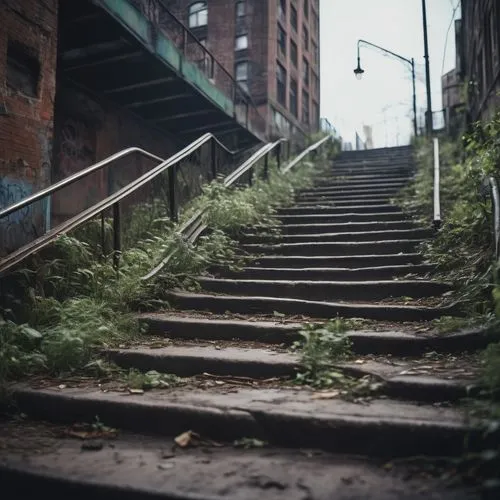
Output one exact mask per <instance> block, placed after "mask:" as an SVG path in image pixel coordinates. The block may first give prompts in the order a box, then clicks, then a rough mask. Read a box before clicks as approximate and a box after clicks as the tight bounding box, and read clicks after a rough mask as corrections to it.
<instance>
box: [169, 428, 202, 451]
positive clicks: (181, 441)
mask: <svg viewBox="0 0 500 500" xmlns="http://www.w3.org/2000/svg"><path fill="white" fill-rule="evenodd" d="M199 438H200V435H199V434H196V432H193V431H186V432H183V433H182V434H179V435H178V436H177V437H176V438H175V439H174V441H175V444H176V445H177V446H179V447H180V448H186V447H187V446H189V445H193V444H194V443H193V440H196V439H199Z"/></svg>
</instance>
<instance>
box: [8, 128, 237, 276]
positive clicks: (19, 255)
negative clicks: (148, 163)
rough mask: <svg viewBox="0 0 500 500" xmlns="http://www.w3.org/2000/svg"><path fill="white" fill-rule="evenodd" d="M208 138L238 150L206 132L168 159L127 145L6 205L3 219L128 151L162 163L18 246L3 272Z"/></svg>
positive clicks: (120, 198) (104, 208)
mask: <svg viewBox="0 0 500 500" xmlns="http://www.w3.org/2000/svg"><path fill="white" fill-rule="evenodd" d="M209 141H214V142H213V144H216V143H218V144H219V145H220V146H221V147H222V148H223V149H224V150H225V151H227V152H228V153H229V154H232V155H234V154H235V151H231V150H229V149H228V148H227V147H226V146H224V145H223V144H222V143H221V142H220V141H219V140H218V139H217V138H216V137H215V136H214V135H213V134H211V133H207V134H204V135H202V136H201V137H199V138H198V139H196V140H195V141H193V142H191V143H190V144H188V145H187V146H186V147H185V148H183V149H181V150H180V151H179V152H177V153H176V154H174V155H173V156H171V157H169V158H167V159H166V160H163V159H162V158H160V157H158V156H156V155H152V154H151V153H148V152H147V151H144V150H142V149H140V148H128V149H125V150H122V151H120V152H119V153H116V154H114V155H111V156H110V157H108V158H106V159H104V160H102V161H100V162H98V163H96V164H94V165H91V166H89V167H87V168H85V169H83V170H81V171H80V172H77V173H76V174H73V175H72V176H70V177H68V178H66V179H63V180H62V181H59V182H56V183H55V184H53V185H52V186H49V187H48V188H45V189H44V190H41V191H39V192H38V193H35V194H34V195H32V196H28V197H27V198H25V199H24V200H21V201H20V202H18V203H15V204H14V205H11V206H10V207H7V208H6V209H4V210H2V211H1V212H0V219H1V218H2V217H6V216H8V215H9V214H11V213H13V212H15V211H16V210H19V209H21V208H24V207H27V206H29V205H31V204H32V203H34V202H35V201H38V200H40V199H42V198H44V197H46V196H49V195H51V194H52V193H54V192H57V191H59V190H60V189H62V188H63V187H65V186H68V185H70V184H73V183H74V182H76V181H77V180H78V179H80V178H82V177H85V176H86V175H89V174H90V173H92V172H95V171H97V170H99V169H101V168H103V167H104V166H106V165H109V164H110V163H112V162H113V161H114V160H116V159H118V158H122V157H124V156H126V155H128V154H131V153H132V152H136V151H139V152H141V153H142V152H144V153H146V156H149V157H151V158H154V159H157V160H158V161H160V163H159V165H157V166H156V167H154V168H153V169H151V170H150V171H149V172H146V173H145V174H143V175H142V176H140V177H138V178H137V179H135V180H134V181H132V182H131V183H129V184H127V185H126V186H124V187H123V188H121V189H120V190H118V191H116V193H113V194H112V195H110V196H108V197H107V198H104V199H103V200H101V201H100V202H99V203H96V204H95V205H93V206H92V207H90V208H88V209H86V210H84V211H83V212H80V213H79V214H78V215H76V216H74V217H72V218H70V219H68V220H67V221H65V222H63V223H62V224H59V225H58V226H57V227H55V228H53V229H52V230H49V231H47V232H46V233H45V234H43V235H42V236H40V237H38V238H36V239H35V240H33V241H32V242H30V243H28V244H26V245H23V246H22V247H20V248H18V249H17V250H15V251H14V252H12V253H10V254H9V255H7V256H6V257H4V258H3V259H1V260H0V274H1V273H3V272H5V271H6V270H8V269H10V268H11V267H12V266H14V265H15V264H17V263H19V262H21V261H22V260H23V259H25V258H26V257H28V256H29V255H32V254H33V253H35V252H37V251H39V250H41V249H42V248H44V247H46V246H47V245H49V244H50V243H51V242H52V241H53V240H54V239H55V238H56V237H57V236H59V235H60V234H64V233H66V232H68V231H70V230H71V229H74V228H76V227H78V226H79V225H81V224H83V223H84V222H86V221H87V220H89V219H91V218H92V217H95V216H96V215H98V214H99V213H101V212H103V211H104V210H106V209H108V208H110V207H111V206H113V205H115V204H116V203H118V202H119V201H120V200H122V199H123V198H125V197H127V196H128V195H129V194H130V193H132V192H133V191H135V190H136V189H138V188H139V187H141V186H143V185H144V184H146V183H147V182H149V181H150V180H152V179H154V178H155V177H156V176H158V175H160V174H161V173H163V172H164V171H165V170H167V169H169V168H170V167H172V166H174V165H176V164H177V163H179V162H180V161H181V160H183V159H184V158H186V157H187V156H189V155H191V154H192V153H193V152H194V151H196V150H197V149H198V148H200V147H201V146H203V145H204V144H206V143H207V142H209Z"/></svg>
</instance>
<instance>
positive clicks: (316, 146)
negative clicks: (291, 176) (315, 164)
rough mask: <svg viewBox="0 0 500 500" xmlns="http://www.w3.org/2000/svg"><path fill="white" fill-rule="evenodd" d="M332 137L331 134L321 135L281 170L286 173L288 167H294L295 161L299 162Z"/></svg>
mask: <svg viewBox="0 0 500 500" xmlns="http://www.w3.org/2000/svg"><path fill="white" fill-rule="evenodd" d="M333 139H334V137H333V135H330V134H329V135H327V136H326V137H323V139H321V140H319V141H318V142H315V143H314V144H311V146H309V147H308V148H307V149H305V150H304V151H302V153H300V154H299V155H298V156H297V157H296V158H294V159H293V160H292V161H291V162H290V163H289V164H288V165H287V166H286V167H284V168H283V170H282V172H283V173H284V174H286V173H287V172H288V171H289V170H290V169H292V168H293V167H295V165H297V163H299V162H301V161H302V159H303V158H305V157H306V156H307V155H308V154H309V153H311V152H313V151H316V149H318V148H319V147H320V146H322V145H323V144H324V143H325V142H326V141H329V140H333Z"/></svg>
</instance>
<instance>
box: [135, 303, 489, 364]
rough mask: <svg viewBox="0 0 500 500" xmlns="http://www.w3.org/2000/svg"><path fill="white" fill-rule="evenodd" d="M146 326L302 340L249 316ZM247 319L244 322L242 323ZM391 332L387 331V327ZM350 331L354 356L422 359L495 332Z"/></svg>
mask: <svg viewBox="0 0 500 500" xmlns="http://www.w3.org/2000/svg"><path fill="white" fill-rule="evenodd" d="M138 318H139V321H140V322H141V324H144V325H146V326H147V332H148V334H154V335H165V336H167V337H169V338H171V339H184V340H201V341H218V340H229V341H230V340H235V339H236V340H242V341H250V342H259V343H264V344H285V345H291V344H293V343H294V342H296V341H297V340H301V338H302V337H301V336H300V334H299V333H298V332H299V330H300V328H301V324H300V323H297V322H292V321H288V322H287V321H286V317H285V318H279V319H278V318H274V319H268V320H262V319H260V320H258V319H255V318H253V317H252V316H240V317H238V319H221V318H217V317H215V318H214V317H213V316H205V317H204V316H194V317H193V316H184V315H179V314H178V313H175V312H173V313H145V314H141V315H139V316H138ZM245 318H247V319H245ZM388 328H390V327H388ZM392 328H393V329H387V328H386V329H385V330H379V329H377V330H370V329H369V327H368V326H367V327H366V328H364V329H363V330H352V331H348V332H346V333H345V335H346V336H347V337H349V339H350V340H351V342H352V351H353V352H354V353H356V354H361V355H363V354H375V355H377V354H391V355H393V356H421V355H422V354H423V353H425V352H431V351H433V352H436V353H447V354H449V353H455V352H462V351H470V352H472V351H475V350H477V349H483V348H485V347H486V346H487V345H488V343H489V342H491V341H492V340H494V339H495V335H496V333H495V332H493V331H492V332H488V331H486V330H481V329H469V330H464V331H461V332H457V333H452V334H442V333H439V332H437V333H436V334H427V335H422V334H418V333H409V332H407V331H401V330H398V329H397V326H393V327H392Z"/></svg>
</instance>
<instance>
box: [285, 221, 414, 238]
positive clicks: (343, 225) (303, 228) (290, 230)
mask: <svg viewBox="0 0 500 500" xmlns="http://www.w3.org/2000/svg"><path fill="white" fill-rule="evenodd" d="M417 228H418V227H417V225H416V223H415V222H414V221H412V220H394V221H371V220H370V221H367V222H340V223H333V222H332V223H316V224H290V223H287V222H283V223H282V224H281V225H280V226H279V229H280V232H281V233H282V234H288V235H292V234H321V233H350V232H360V231H394V230H398V231H401V230H410V229H417Z"/></svg>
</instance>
